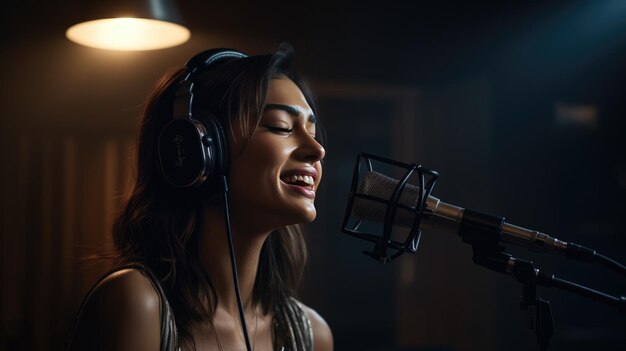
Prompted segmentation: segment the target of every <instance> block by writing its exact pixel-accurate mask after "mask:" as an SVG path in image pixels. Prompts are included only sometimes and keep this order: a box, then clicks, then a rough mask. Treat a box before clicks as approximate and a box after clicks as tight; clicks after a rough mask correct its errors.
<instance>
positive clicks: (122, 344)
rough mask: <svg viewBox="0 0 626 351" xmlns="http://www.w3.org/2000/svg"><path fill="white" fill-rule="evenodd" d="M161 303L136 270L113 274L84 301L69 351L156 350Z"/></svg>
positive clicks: (158, 337) (144, 278)
mask: <svg viewBox="0 0 626 351" xmlns="http://www.w3.org/2000/svg"><path fill="white" fill-rule="evenodd" d="M160 325H161V321H160V299H159V295H158V294H157V292H156V290H155V289H154V287H153V286H152V283H151V282H150V280H149V279H148V278H147V277H146V276H144V274H143V273H142V272H140V271H138V270H135V269H124V270H121V271H118V272H115V273H113V274H111V275H110V276H108V277H107V278H106V279H104V280H103V281H102V282H100V283H99V284H98V286H96V288H95V289H94V291H93V292H92V293H91V295H90V296H89V297H88V298H87V300H86V301H85V305H84V307H83V310H82V312H81V315H80V316H79V320H78V321H77V325H76V330H75V333H74V336H73V340H71V345H70V350H158V349H159V346H160V342H161V340H160Z"/></svg>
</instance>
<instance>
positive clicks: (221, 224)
mask: <svg viewBox="0 0 626 351" xmlns="http://www.w3.org/2000/svg"><path fill="white" fill-rule="evenodd" d="M237 223H244V222H240V221H238V220H234V221H232V222H231V226H232V228H231V229H232V238H233V248H234V252H235V258H236V260H237V275H238V278H239V279H238V280H239V290H240V294H241V301H242V304H243V306H244V311H250V313H251V311H252V310H253V309H254V307H255V306H253V303H252V291H253V288H254V282H255V279H256V274H257V270H258V266H259V257H260V254H261V248H262V247H263V243H264V242H265V239H266V238H267V236H268V235H269V234H270V231H267V232H263V231H257V232H255V231H251V230H246V229H244V228H241V227H240V226H237V225H236V224H237ZM201 230H202V231H201V234H200V237H199V239H198V240H199V243H198V244H199V250H198V252H199V255H200V262H201V264H202V266H203V268H204V270H205V271H206V272H207V274H208V276H209V278H210V280H211V284H212V285H213V288H214V289H215V293H216V295H217V296H216V297H217V306H215V307H216V309H223V310H224V311H225V312H227V313H229V314H230V315H232V316H233V317H235V316H238V315H239V308H238V305H237V297H236V296H235V287H234V284H233V274H232V269H231V261H230V253H229V247H228V238H227V228H226V223H225V220H224V210H223V209H222V208H221V207H210V208H208V209H206V210H205V213H204V216H203V220H202V228H201Z"/></svg>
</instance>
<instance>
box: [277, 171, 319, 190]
mask: <svg viewBox="0 0 626 351" xmlns="http://www.w3.org/2000/svg"><path fill="white" fill-rule="evenodd" d="M280 180H282V181H283V182H285V183H287V184H290V185H295V186H299V187H303V188H307V189H309V190H313V187H314V186H315V179H313V177H311V176H310V175H305V174H293V175H287V176H281V177H280Z"/></svg>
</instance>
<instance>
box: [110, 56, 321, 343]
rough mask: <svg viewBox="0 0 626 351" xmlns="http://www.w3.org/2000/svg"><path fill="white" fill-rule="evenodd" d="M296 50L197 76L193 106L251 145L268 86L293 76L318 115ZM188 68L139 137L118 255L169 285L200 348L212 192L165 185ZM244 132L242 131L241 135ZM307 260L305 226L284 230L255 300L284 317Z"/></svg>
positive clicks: (166, 81)
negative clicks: (203, 222)
mask: <svg viewBox="0 0 626 351" xmlns="http://www.w3.org/2000/svg"><path fill="white" fill-rule="evenodd" d="M292 59H293V50H292V49H291V48H290V47H289V46H286V45H281V46H280V47H279V49H278V50H277V51H275V52H274V53H272V54H269V55H262V56H250V57H246V58H240V59H232V60H230V61H227V62H224V63H221V64H219V65H217V66H215V67H209V68H208V69H206V70H204V71H202V72H198V73H197V74H196V76H195V77H196V79H195V82H196V83H195V84H196V86H195V87H194V99H196V100H195V101H194V104H195V105H194V108H202V109H207V110H209V111H211V112H212V113H213V114H214V115H216V116H217V117H218V119H219V120H220V122H221V123H222V125H223V126H224V128H225V131H226V134H227V135H228V136H229V138H232V139H238V138H241V140H240V141H238V142H243V143H244V145H245V142H246V141H247V139H248V138H249V137H250V136H251V135H252V133H253V132H254V129H255V128H256V127H257V125H258V123H259V120H260V118H261V114H262V111H263V109H264V105H265V100H266V96H267V91H268V87H269V82H270V80H271V79H272V78H275V77H279V76H286V77H288V78H290V79H291V80H293V81H294V82H295V83H296V84H297V85H298V87H300V89H301V90H302V92H303V94H304V96H305V98H306V99H307V102H308V103H309V105H310V106H311V108H312V109H313V111H314V113H316V115H317V107H316V104H315V101H314V99H313V96H312V94H311V90H310V89H309V85H308V84H307V83H306V82H305V81H304V80H303V79H301V78H300V76H298V75H297V74H295V73H294V72H292V69H291V66H292ZM183 72H184V70H182V69H181V70H177V71H175V72H173V73H170V74H168V75H166V76H165V77H163V78H162V79H161V80H160V81H159V82H158V83H157V85H156V87H155V89H154V91H153V93H152V94H151V95H150V96H149V99H148V102H147V104H146V108H145V110H144V113H143V116H142V121H141V128H140V133H139V146H138V148H137V150H138V162H137V166H138V169H137V181H136V184H135V185H134V188H133V191H132V193H131V195H130V197H129V199H128V202H127V204H126V207H125V209H124V210H123V211H122V212H121V213H120V214H119V216H118V217H117V219H116V221H115V224H114V230H113V231H114V244H115V256H116V259H117V263H118V264H119V265H122V264H126V263H130V262H133V263H134V262H138V263H142V264H144V265H146V266H148V267H149V268H150V269H152V270H153V271H154V272H155V273H156V274H157V276H158V277H159V279H160V280H161V282H162V285H163V287H164V290H165V292H166V294H167V297H168V300H169V302H170V304H171V306H172V308H173V310H174V315H175V318H176V324H177V327H178V329H179V333H180V336H181V344H183V345H190V346H194V343H193V338H192V337H191V326H192V324H193V323H194V322H198V321H206V320H210V319H211V318H212V316H213V313H214V310H215V306H216V294H215V291H214V289H213V287H212V285H211V282H210V279H209V277H208V275H207V274H206V272H205V271H204V270H203V268H202V266H201V264H200V261H199V256H198V245H197V242H198V236H199V233H198V229H199V225H198V224H199V221H200V219H201V218H200V217H201V214H202V209H203V208H204V206H206V205H207V201H211V200H210V195H209V193H208V192H209V190H207V189H202V190H204V191H180V190H178V189H173V188H172V187H170V186H169V185H168V184H167V183H166V182H165V180H164V179H163V177H162V175H161V171H160V165H159V161H158V156H157V141H158V137H159V133H160V131H161V129H162V128H163V126H164V125H165V124H166V123H168V122H169V121H171V120H172V118H173V117H172V106H173V100H174V90H175V87H176V84H177V82H178V81H179V80H180V79H181V76H182V74H183ZM235 131H237V132H235ZM305 262H306V245H305V242H304V238H303V237H302V230H301V228H300V226H299V225H294V226H288V227H284V228H280V229H278V230H276V231H274V232H273V233H271V234H270V236H269V237H268V239H267V240H266V241H265V243H264V245H263V248H262V251H261V255H260V260H259V269H258V271H257V276H256V281H255V285H254V288H253V296H252V299H253V302H254V303H260V304H261V307H262V308H263V310H264V311H265V313H267V312H274V313H277V312H278V311H279V310H280V308H281V306H284V305H285V303H286V301H287V299H288V298H290V297H291V296H295V295H296V289H297V286H298V284H299V282H300V280H301V277H302V274H303V270H304V265H305Z"/></svg>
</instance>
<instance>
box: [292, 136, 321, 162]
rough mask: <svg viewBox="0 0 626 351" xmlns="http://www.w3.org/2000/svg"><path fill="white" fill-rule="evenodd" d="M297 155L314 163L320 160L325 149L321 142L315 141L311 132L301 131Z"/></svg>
mask: <svg viewBox="0 0 626 351" xmlns="http://www.w3.org/2000/svg"><path fill="white" fill-rule="evenodd" d="M297 154H298V157H299V158H301V159H302V160H304V161H305V162H310V163H315V162H317V161H320V160H321V159H323V158H324V156H325V155H326V150H325V149H324V147H323V146H322V144H320V143H319V141H317V139H315V138H314V137H313V136H312V135H311V134H309V133H306V132H305V133H303V136H302V141H301V143H300V145H299V146H298V150H297Z"/></svg>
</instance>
